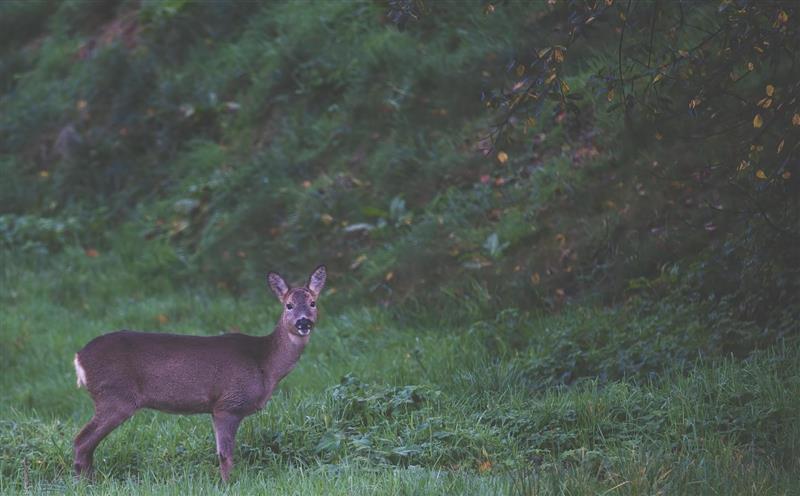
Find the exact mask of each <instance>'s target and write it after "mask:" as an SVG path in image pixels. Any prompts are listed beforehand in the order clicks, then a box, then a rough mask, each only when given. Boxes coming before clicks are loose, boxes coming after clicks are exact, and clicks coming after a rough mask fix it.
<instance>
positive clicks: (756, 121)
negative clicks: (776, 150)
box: [753, 114, 764, 129]
mask: <svg viewBox="0 0 800 496" xmlns="http://www.w3.org/2000/svg"><path fill="white" fill-rule="evenodd" d="M763 125H764V119H762V118H761V114H756V116H755V117H753V127H754V128H756V129H758V128H760V127H761V126H763Z"/></svg>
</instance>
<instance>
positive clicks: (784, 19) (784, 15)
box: [778, 10, 789, 24]
mask: <svg viewBox="0 0 800 496" xmlns="http://www.w3.org/2000/svg"><path fill="white" fill-rule="evenodd" d="M778 21H779V22H780V23H781V24H786V23H787V22H789V14H787V13H786V11H785V10H781V11H780V12H778Z"/></svg>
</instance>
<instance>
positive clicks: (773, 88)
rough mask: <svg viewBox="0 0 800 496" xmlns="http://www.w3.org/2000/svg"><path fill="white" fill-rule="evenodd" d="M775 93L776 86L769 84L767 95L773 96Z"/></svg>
mask: <svg viewBox="0 0 800 496" xmlns="http://www.w3.org/2000/svg"><path fill="white" fill-rule="evenodd" d="M773 94H775V87H774V86H772V85H771V84H768V85H767V96H772V95H773Z"/></svg>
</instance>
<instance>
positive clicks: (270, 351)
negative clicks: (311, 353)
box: [264, 325, 308, 383]
mask: <svg viewBox="0 0 800 496" xmlns="http://www.w3.org/2000/svg"><path fill="white" fill-rule="evenodd" d="M265 339H266V341H267V343H266V350H265V354H264V362H265V363H264V370H265V371H267V375H268V377H269V380H270V381H271V382H274V383H277V382H278V381H280V380H281V379H283V378H284V377H285V376H286V374H288V373H289V372H291V371H292V369H293V368H294V366H295V365H296V364H297V361H298V360H300V355H302V354H303V350H304V349H305V347H306V344H307V343H308V336H305V337H301V336H298V335H296V334H294V333H292V332H291V331H288V330H286V329H282V328H281V327H280V325H278V326H276V327H275V330H274V331H272V334H270V335H269V336H266V338H265Z"/></svg>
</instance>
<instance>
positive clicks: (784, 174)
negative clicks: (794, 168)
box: [781, 171, 792, 179]
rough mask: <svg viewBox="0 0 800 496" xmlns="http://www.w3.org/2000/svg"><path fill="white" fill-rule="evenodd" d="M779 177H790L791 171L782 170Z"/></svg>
mask: <svg viewBox="0 0 800 496" xmlns="http://www.w3.org/2000/svg"><path fill="white" fill-rule="evenodd" d="M781 177H782V178H784V179H789V178H790V177H792V173H791V172H789V171H784V173H783V174H781Z"/></svg>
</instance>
